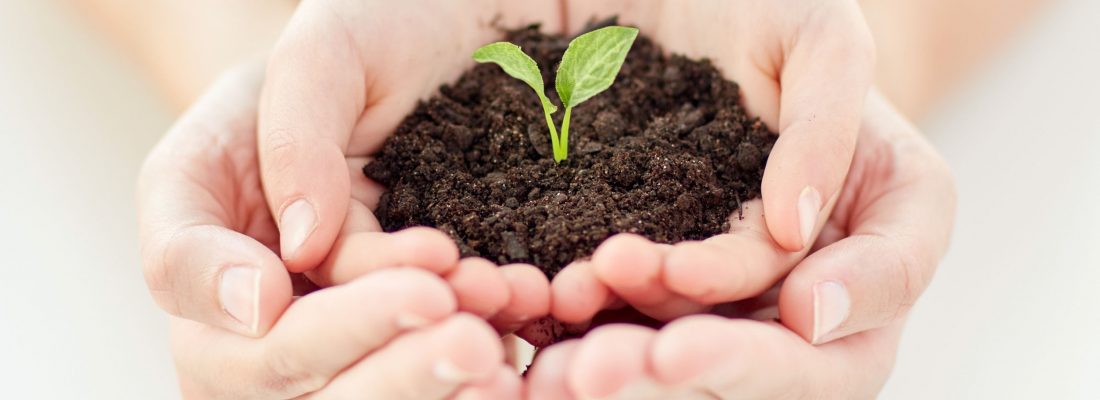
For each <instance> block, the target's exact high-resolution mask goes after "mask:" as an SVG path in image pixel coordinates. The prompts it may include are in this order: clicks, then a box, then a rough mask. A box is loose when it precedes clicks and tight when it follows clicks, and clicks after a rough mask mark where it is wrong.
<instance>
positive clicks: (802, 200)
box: [798, 186, 821, 248]
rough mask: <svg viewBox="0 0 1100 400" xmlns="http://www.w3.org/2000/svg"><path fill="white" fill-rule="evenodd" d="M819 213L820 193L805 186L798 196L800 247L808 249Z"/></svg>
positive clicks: (811, 187)
mask: <svg viewBox="0 0 1100 400" xmlns="http://www.w3.org/2000/svg"><path fill="white" fill-rule="evenodd" d="M820 212H821V193H818V192H817V189H814V188H813V186H806V188H805V189H802V193H801V194H799V195H798V223H799V226H798V229H799V233H800V234H802V247H803V248H805V247H809V246H810V244H812V243H810V235H813V233H814V227H815V226H817V214H819V213H820Z"/></svg>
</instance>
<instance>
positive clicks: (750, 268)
mask: <svg viewBox="0 0 1100 400" xmlns="http://www.w3.org/2000/svg"><path fill="white" fill-rule="evenodd" d="M730 223H731V231H730V233H727V234H722V235H718V236H714V237H711V238H709V239H707V240H705V241H702V242H682V243H678V244H676V245H675V246H673V248H672V250H670V251H669V252H668V255H667V256H666V258H665V262H664V263H665V266H664V269H663V271H662V272H663V281H664V283H665V285H666V286H667V287H668V288H669V289H670V290H671V291H672V292H674V293H677V294H679V295H681V296H683V297H685V298H687V299H688V300H691V301H694V302H698V303H701V304H721V303H727V302H731V301H738V300H743V299H747V298H752V297H755V296H757V295H759V294H761V293H764V292H765V291H767V290H768V289H769V288H771V287H772V286H773V285H775V283H776V282H777V281H779V279H781V278H782V277H784V276H786V275H787V273H788V272H790V270H791V268H793V267H794V265H795V263H797V262H798V260H800V259H801V256H802V252H798V253H790V252H787V251H786V250H784V249H782V248H781V247H779V246H778V245H776V243H775V241H773V240H772V238H771V236H770V235H769V234H768V232H767V228H766V227H765V223H764V213H763V207H762V206H761V202H760V201H759V200H753V201H750V202H747V203H745V204H744V205H743V206H742V207H741V210H740V212H739V214H738V216H737V217H735V218H731V221H730Z"/></svg>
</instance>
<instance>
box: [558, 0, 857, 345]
mask: <svg viewBox="0 0 1100 400" xmlns="http://www.w3.org/2000/svg"><path fill="white" fill-rule="evenodd" d="M567 4H568V6H567V7H566V10H567V21H568V23H567V29H569V30H576V29H579V28H580V27H581V26H583V24H584V22H585V21H587V20H589V19H590V18H593V17H596V18H603V17H607V16H611V15H618V16H619V21H620V23H623V24H629V25H635V26H638V27H639V28H640V29H641V31H642V32H643V34H645V35H648V36H650V37H651V38H653V39H654V40H655V41H656V42H657V43H658V44H660V45H662V46H663V47H664V49H665V50H666V51H669V52H675V53H681V54H685V55H687V56H689V57H693V58H704V57H705V58H709V59H711V60H712V61H713V62H714V64H715V66H716V67H718V69H719V70H721V71H722V73H723V75H724V76H725V77H726V78H729V79H732V80H734V81H736V82H737V83H738V84H739V85H740V86H741V90H742V94H743V101H744V104H745V106H746V108H747V109H748V111H749V112H750V114H752V115H755V116H758V117H760V118H761V119H762V121H763V122H764V123H766V124H767V125H768V126H769V127H770V128H772V129H774V130H776V131H778V132H779V138H778V140H777V142H776V144H775V147H774V149H773V150H772V152H771V155H770V156H769V158H768V164H767V167H766V169H765V172H764V180H763V186H762V193H763V196H762V197H763V202H762V203H759V202H754V203H748V204H746V205H745V208H746V210H745V211H746V212H747V213H756V214H762V215H765V216H766V218H760V219H759V220H758V221H749V222H750V223H746V222H744V221H736V220H735V221H734V226H735V229H733V230H732V231H731V232H730V233H728V234H723V235H718V236H715V237H713V238H710V239H709V240H705V241H702V242H684V243H679V244H676V245H675V246H666V245H656V244H653V243H651V242H649V241H648V240H646V239H644V238H641V237H638V236H634V235H620V236H616V237H612V238H610V239H609V240H607V241H606V242H604V243H603V245H601V246H600V247H599V248H598V249H597V250H596V252H595V254H594V255H593V257H592V260H591V262H581V263H577V264H574V265H573V266H571V267H570V268H566V269H565V270H563V271H562V273H561V274H560V275H558V277H557V278H556V279H555V282H554V283H553V294H554V303H553V305H552V313H553V315H554V316H555V317H556V318H558V319H559V320H562V321H564V322H569V323H580V322H583V321H586V320H588V319H590V318H591V317H592V315H593V314H594V313H595V312H596V311H598V310H599V309H600V308H602V307H604V306H606V305H607V304H609V303H611V302H613V300H614V299H613V298H614V297H618V298H619V299H621V300H625V301H626V302H627V303H629V304H631V305H633V306H634V307H636V308H638V309H639V310H640V311H642V312H644V313H646V314H648V315H649V316H652V317H654V318H658V319H662V320H668V319H672V318H675V317H677V316H681V315H684V314H690V313H696V312H703V311H705V310H707V309H708V308H709V307H710V306H711V305H714V304H720V303H725V302H729V301H735V300H740V299H745V298H750V297H753V296H756V295H758V294H760V293H763V292H764V291H766V290H767V289H768V288H769V287H771V286H772V285H773V284H774V283H775V282H776V281H778V280H779V279H781V278H782V277H784V276H786V275H787V273H788V272H789V271H790V270H791V268H792V267H794V265H795V264H796V263H797V262H798V261H799V260H800V259H801V258H802V256H803V255H804V254H805V252H806V251H808V250H809V247H810V244H812V243H813V240H814V238H815V237H816V235H817V232H818V231H819V229H820V227H821V226H822V225H823V224H824V222H825V220H826V219H827V218H828V216H829V213H830V210H831V208H832V207H833V204H834V203H835V200H836V198H837V196H838V194H839V193H840V188H841V186H842V185H843V183H844V180H845V177H846V176H847V175H848V171H849V165H850V162H851V160H852V154H853V151H854V149H855V146H856V136H857V133H858V128H859V122H860V113H861V111H862V107H863V102H864V98H865V96H866V94H867V90H868V87H869V85H870V82H871V78H872V70H873V66H874V46H873V43H872V39H871V36H870V34H869V31H868V29H867V26H866V24H865V23H864V21H863V17H862V15H861V13H860V8H859V6H858V4H857V3H856V1H854V0H839V1H831V0H782V1H751V0H734V1H724V0H715V1H692V2H676V1H659V0H651V1H603V2H589V1H568V2H567ZM761 208H762V210H761ZM578 288H579V289H578Z"/></svg>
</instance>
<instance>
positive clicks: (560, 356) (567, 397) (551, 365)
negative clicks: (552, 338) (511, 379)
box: [526, 340, 580, 400]
mask: <svg viewBox="0 0 1100 400" xmlns="http://www.w3.org/2000/svg"><path fill="white" fill-rule="evenodd" d="M578 348H580V340H567V341H564V342H561V343H558V344H555V345H552V346H550V347H547V348H545V349H542V350H540V351H539V352H538V354H537V355H536V357H535V360H534V362H533V363H532V364H531V369H529V370H527V375H526V378H527V389H526V394H527V400H571V399H576V398H577V397H576V396H575V395H573V392H571V391H570V390H569V385H568V383H567V381H566V377H567V372H568V369H569V366H570V365H572V360H573V356H574V355H575V354H576V353H577V349H578Z"/></svg>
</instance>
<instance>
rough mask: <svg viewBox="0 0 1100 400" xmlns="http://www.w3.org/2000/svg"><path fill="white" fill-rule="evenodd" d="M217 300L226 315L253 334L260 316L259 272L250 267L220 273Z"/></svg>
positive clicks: (234, 268) (231, 268)
mask: <svg viewBox="0 0 1100 400" xmlns="http://www.w3.org/2000/svg"><path fill="white" fill-rule="evenodd" d="M218 299H219V301H221V305H222V310H224V311H225V313H226V314H229V316H230V317H233V319H235V320H237V322H240V323H241V324H244V326H245V327H247V328H248V330H249V332H253V333H255V332H256V325H257V323H258V315H259V314H260V271H259V270H257V269H256V268H252V267H230V268H227V269H226V270H225V271H222V277H221V282H220V283H219V284H218Z"/></svg>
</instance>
